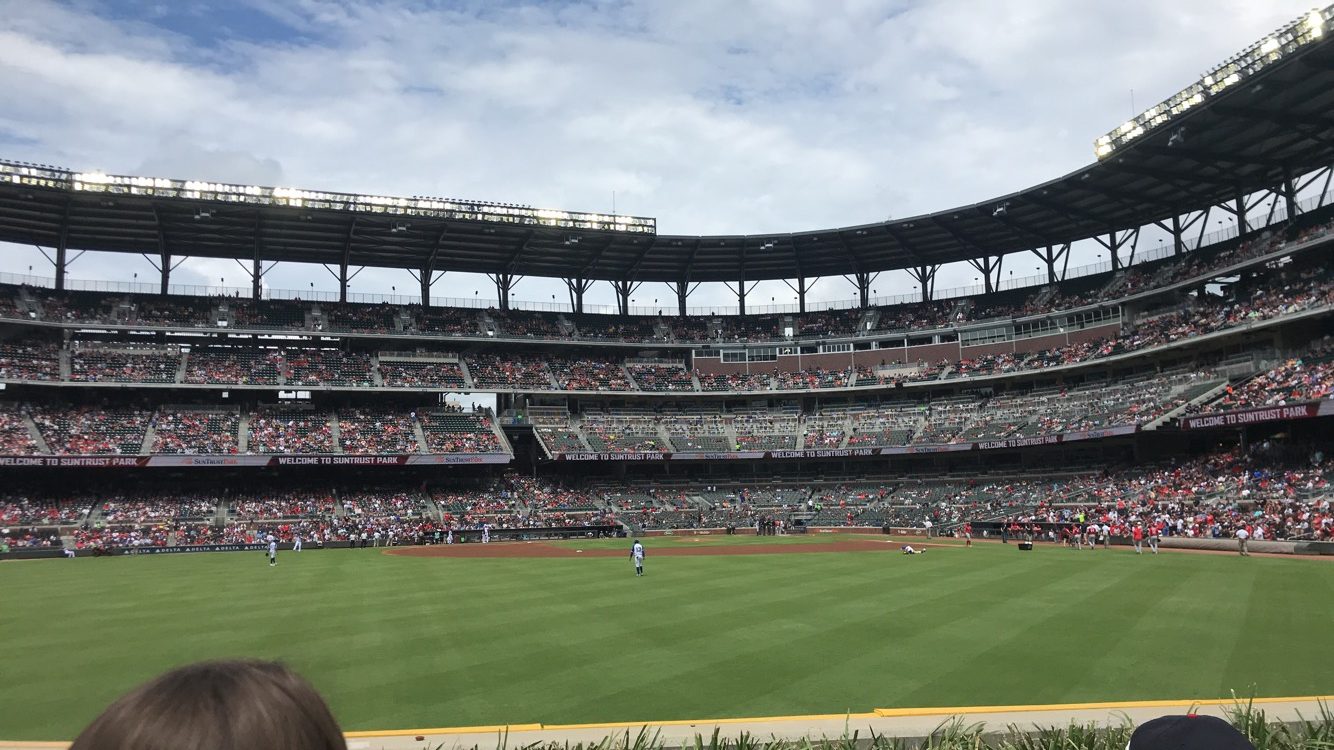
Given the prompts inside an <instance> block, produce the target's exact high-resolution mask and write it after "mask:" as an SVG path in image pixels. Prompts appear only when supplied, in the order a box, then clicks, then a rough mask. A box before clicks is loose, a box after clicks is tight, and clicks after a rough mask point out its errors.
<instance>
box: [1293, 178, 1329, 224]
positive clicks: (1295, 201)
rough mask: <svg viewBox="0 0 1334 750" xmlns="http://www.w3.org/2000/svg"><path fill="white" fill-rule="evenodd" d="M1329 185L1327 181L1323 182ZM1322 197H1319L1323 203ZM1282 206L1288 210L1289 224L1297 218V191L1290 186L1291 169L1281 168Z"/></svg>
mask: <svg viewBox="0 0 1334 750" xmlns="http://www.w3.org/2000/svg"><path fill="white" fill-rule="evenodd" d="M1325 184H1326V185H1328V184H1329V180H1328V179H1326V180H1325ZM1323 199H1324V196H1323V195H1322V196H1321V200H1322V201H1323ZM1283 205H1284V206H1287V209H1288V221H1289V222H1291V221H1292V220H1293V219H1294V218H1296V217H1297V189H1296V187H1295V186H1294V185H1293V184H1292V167H1284V168H1283Z"/></svg>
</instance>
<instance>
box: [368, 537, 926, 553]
mask: <svg viewBox="0 0 1334 750" xmlns="http://www.w3.org/2000/svg"><path fill="white" fill-rule="evenodd" d="M901 544H902V542H898V541H894V540H891V539H876V540H871V539H865V540H863V539H848V540H843V541H838V542H827V543H814V544H719V545H700V546H698V547H658V548H650V550H649V556H650V557H704V556H725V555H788V554H802V553H808V552H897V551H898V550H899V546H900V545H901ZM914 546H915V547H916V546H921V545H914ZM927 546H935V545H927ZM628 549H629V548H628V547H627V548H626V549H624V550H622V549H605V548H597V549H586V550H583V551H582V552H581V551H579V549H578V548H576V547H571V546H565V545H557V544H549V543H547V542H497V543H494V544H479V543H476V542H471V543H468V544H437V545H431V546H425V547H395V548H393V549H387V550H385V551H384V553H385V554H386V555H401V556H404V557H625V556H626V554H628V552H627V550H628Z"/></svg>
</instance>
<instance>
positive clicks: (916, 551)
mask: <svg viewBox="0 0 1334 750" xmlns="http://www.w3.org/2000/svg"><path fill="white" fill-rule="evenodd" d="M899 549H901V550H903V554H905V555H925V554H926V548H922V549H913V546H912V545H911V544H905V545H903V546H902V547H899Z"/></svg>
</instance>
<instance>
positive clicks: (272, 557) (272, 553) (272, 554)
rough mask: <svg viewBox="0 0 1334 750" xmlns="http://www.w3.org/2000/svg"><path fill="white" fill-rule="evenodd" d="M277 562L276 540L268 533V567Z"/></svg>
mask: <svg viewBox="0 0 1334 750" xmlns="http://www.w3.org/2000/svg"><path fill="white" fill-rule="evenodd" d="M277 564H278V540H277V539H275V538H274V537H273V535H272V534H269V567H270V568H272V567H273V566H275V565H277Z"/></svg>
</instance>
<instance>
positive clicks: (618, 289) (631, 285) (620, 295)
mask: <svg viewBox="0 0 1334 750" xmlns="http://www.w3.org/2000/svg"><path fill="white" fill-rule="evenodd" d="M608 283H609V284H611V288H612V291H614V292H615V293H616V309H618V310H620V312H621V314H622V315H629V314H630V295H632V294H634V293H635V291H636V290H637V289H639V287H640V285H641V284H643V282H642V281H630V280H629V279H618V280H616V281H611V282H608Z"/></svg>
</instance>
